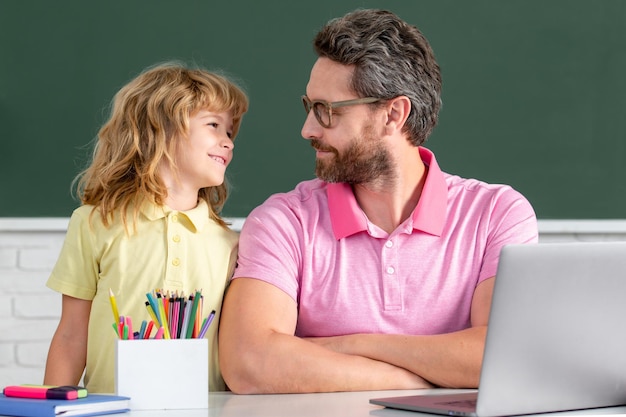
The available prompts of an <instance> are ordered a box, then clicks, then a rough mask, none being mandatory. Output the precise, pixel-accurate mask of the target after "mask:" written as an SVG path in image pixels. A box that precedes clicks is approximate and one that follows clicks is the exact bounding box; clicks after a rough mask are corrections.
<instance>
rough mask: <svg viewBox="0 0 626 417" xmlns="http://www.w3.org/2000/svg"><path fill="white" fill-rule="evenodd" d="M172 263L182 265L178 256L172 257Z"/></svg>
mask: <svg viewBox="0 0 626 417" xmlns="http://www.w3.org/2000/svg"><path fill="white" fill-rule="evenodd" d="M172 265H174V266H178V265H180V259H178V258H174V259H172Z"/></svg>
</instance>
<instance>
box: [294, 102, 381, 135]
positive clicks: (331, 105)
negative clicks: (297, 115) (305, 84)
mask: <svg viewBox="0 0 626 417" xmlns="http://www.w3.org/2000/svg"><path fill="white" fill-rule="evenodd" d="M380 100H382V99H381V98H376V97H362V98H356V99H352V100H343V101H333V102H329V101H325V100H311V99H310V98H308V97H307V96H306V95H304V96H302V104H303V105H304V111H306V114H309V113H310V112H311V110H313V114H314V115H315V119H316V120H317V122H318V123H319V124H320V125H321V126H322V127H325V128H329V127H331V126H332V124H333V109H335V108H337V107H346V106H354V105H357V104H372V103H376V102H378V101H380ZM317 104H321V105H323V106H324V107H325V108H326V112H327V113H328V124H326V123H324V122H323V121H322V120H321V117H320V115H319V114H318V112H316V111H315V106H316V105H317Z"/></svg>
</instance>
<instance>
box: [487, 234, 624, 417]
mask: <svg viewBox="0 0 626 417" xmlns="http://www.w3.org/2000/svg"><path fill="white" fill-rule="evenodd" d="M620 404H626V242H602V243H600V242H594V243H549V244H537V245H511V246H506V247H504V248H503V250H502V253H501V256H500V261H499V266H498V273H497V278H496V282H495V287H494V295H493V302H492V307H491V314H490V319H489V329H488V331H487V342H486V347H485V354H484V360H483V366H482V373H481V379H480V389H479V393H478V404H477V409H476V413H477V414H478V415H479V416H498V415H500V416H501V415H511V414H529V413H539V412H548V411H559V410H574V409H581V408H591V407H603V406H612V405H620Z"/></svg>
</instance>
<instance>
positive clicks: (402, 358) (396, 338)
mask: <svg viewBox="0 0 626 417" xmlns="http://www.w3.org/2000/svg"><path fill="white" fill-rule="evenodd" d="M486 330H487V328H486V327H485V326H481V327H473V328H470V329H466V330H463V331H459V332H455V333H449V334H441V335H432V336H407V335H384V334H355V335H347V336H337V337H328V338H317V339H311V341H312V342H314V343H316V344H318V345H321V346H324V347H326V348H328V349H331V350H333V351H336V352H340V353H344V354H349V355H359V356H364V357H367V358H370V359H373V360H377V361H382V362H386V363H389V364H392V365H395V366H397V367H401V368H404V369H407V370H409V371H411V372H413V373H415V374H416V375H419V376H421V377H422V378H424V379H425V380H427V381H429V382H430V383H432V384H434V385H436V386H441V387H453V388H476V387H478V380H479V378H480V368H481V364H482V355H483V350H484V344H485V335H486Z"/></svg>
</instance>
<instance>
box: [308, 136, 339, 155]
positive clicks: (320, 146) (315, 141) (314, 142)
mask: <svg viewBox="0 0 626 417" xmlns="http://www.w3.org/2000/svg"><path fill="white" fill-rule="evenodd" d="M311 146H312V147H313V148H315V149H316V150H318V151H322V152H333V153H337V151H336V149H335V148H333V147H332V146H327V145H324V144H323V143H322V142H321V141H320V140H319V139H311Z"/></svg>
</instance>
